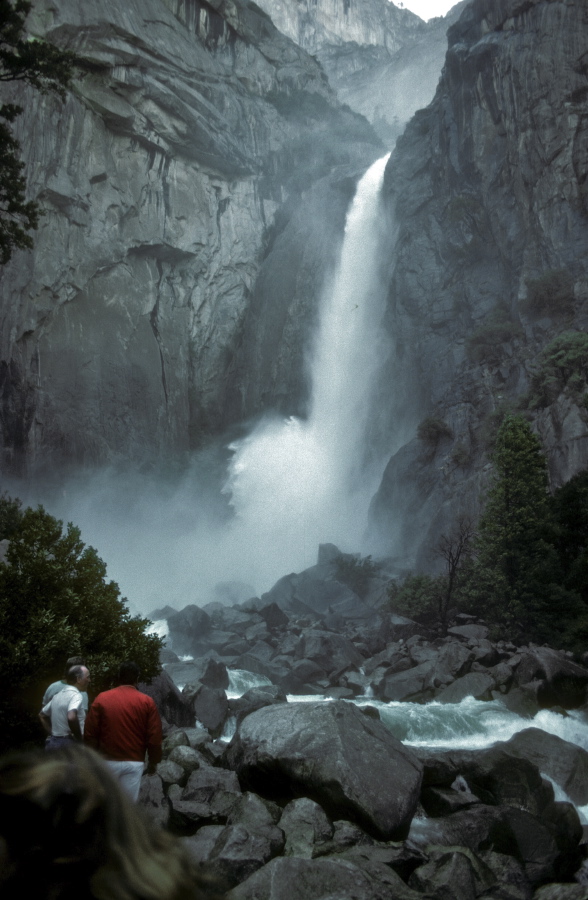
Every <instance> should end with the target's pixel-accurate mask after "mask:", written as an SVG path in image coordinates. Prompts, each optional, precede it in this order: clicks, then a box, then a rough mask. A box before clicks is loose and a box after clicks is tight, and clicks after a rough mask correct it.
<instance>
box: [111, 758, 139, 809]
mask: <svg viewBox="0 0 588 900" xmlns="http://www.w3.org/2000/svg"><path fill="white" fill-rule="evenodd" d="M106 765H107V766H108V768H109V769H110V771H111V772H112V774H113V775H114V777H115V778H117V779H118V782H119V784H120V786H121V788H122V789H123V790H124V791H126V792H127V794H129V795H130V797H131V798H132V799H133V800H134V801H135V802H137V800H138V799H139V789H140V787H141V776H142V774H143V769H144V768H145V764H144V763H143V762H142V761H141V762H135V761H134V760H130V759H128V760H127V759H124V760H120V761H119V760H114V759H107V760H106Z"/></svg>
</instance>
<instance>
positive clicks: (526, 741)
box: [501, 728, 588, 806]
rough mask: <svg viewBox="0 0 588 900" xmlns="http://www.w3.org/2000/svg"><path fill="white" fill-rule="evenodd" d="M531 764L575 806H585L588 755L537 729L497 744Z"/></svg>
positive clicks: (526, 730) (572, 745) (587, 791)
mask: <svg viewBox="0 0 588 900" xmlns="http://www.w3.org/2000/svg"><path fill="white" fill-rule="evenodd" d="M501 746H502V747H503V748H504V749H505V750H506V752H508V753H510V754H512V755H515V756H521V757H523V758H524V759H528V760H530V761H531V762H532V763H534V764H535V765H536V766H537V767H538V768H539V769H540V771H541V772H545V774H546V775H549V777H550V778H553V780H554V781H555V782H556V783H557V784H559V786H560V787H561V788H562V789H563V790H564V791H565V792H566V794H567V795H568V797H569V798H570V799H571V800H572V801H573V802H574V803H577V804H578V805H579V806H584V805H585V804H587V803H588V752H587V751H586V750H583V749H582V748H581V747H577V746H576V745H575V744H570V743H569V741H564V740H563V739H562V738H560V737H558V736H557V735H554V734H548V733H547V732H546V731H542V730H541V729H539V728H525V730H524V731H519V732H518V733H517V734H515V735H514V736H513V737H512V738H511V739H510V740H509V741H506V742H505V743H504V744H502V745H501Z"/></svg>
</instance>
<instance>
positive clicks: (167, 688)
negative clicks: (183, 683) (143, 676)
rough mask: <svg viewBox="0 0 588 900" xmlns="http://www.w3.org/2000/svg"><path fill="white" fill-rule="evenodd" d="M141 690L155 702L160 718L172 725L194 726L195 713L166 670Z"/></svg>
mask: <svg viewBox="0 0 588 900" xmlns="http://www.w3.org/2000/svg"><path fill="white" fill-rule="evenodd" d="M139 690H140V691H142V692H143V693H144V694H148V695H149V697H152V698H153V700H155V703H156V704H157V708H158V710H159V714H160V716H161V717H162V718H163V719H165V721H166V722H168V723H169V724H170V725H177V726H179V727H180V728H181V727H182V726H185V725H186V726H188V727H190V726H192V725H193V724H194V713H193V712H192V710H191V708H190V706H189V704H188V703H186V701H185V699H184V697H182V695H181V694H180V692H179V690H178V689H177V687H176V685H175V684H174V682H173V681H172V679H171V678H170V676H169V675H168V673H167V672H166V671H165V670H163V671H162V672H160V674H159V675H157V676H156V677H155V678H154V679H153V681H150V682H149V684H140V685H139Z"/></svg>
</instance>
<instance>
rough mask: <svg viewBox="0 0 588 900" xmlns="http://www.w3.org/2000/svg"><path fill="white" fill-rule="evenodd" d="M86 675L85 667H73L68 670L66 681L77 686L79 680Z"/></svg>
mask: <svg viewBox="0 0 588 900" xmlns="http://www.w3.org/2000/svg"><path fill="white" fill-rule="evenodd" d="M83 674H84V666H82V665H78V666H71V667H70V668H69V669H68V670H67V675H66V676H65V680H66V681H67V683H68V684H75V683H76V682H77V680H78V678H82V677H83Z"/></svg>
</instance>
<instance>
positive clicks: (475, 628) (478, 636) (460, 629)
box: [447, 624, 490, 641]
mask: <svg viewBox="0 0 588 900" xmlns="http://www.w3.org/2000/svg"><path fill="white" fill-rule="evenodd" d="M489 630H490V629H488V628H486V626H485V625H473V624H472V625H454V626H453V628H448V629H447V634H448V635H451V636H452V637H458V638H462V639H463V640H464V641H470V640H474V641H481V640H484V639H485V638H487V637H488V633H489Z"/></svg>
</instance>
